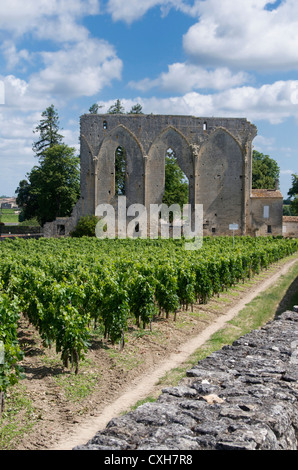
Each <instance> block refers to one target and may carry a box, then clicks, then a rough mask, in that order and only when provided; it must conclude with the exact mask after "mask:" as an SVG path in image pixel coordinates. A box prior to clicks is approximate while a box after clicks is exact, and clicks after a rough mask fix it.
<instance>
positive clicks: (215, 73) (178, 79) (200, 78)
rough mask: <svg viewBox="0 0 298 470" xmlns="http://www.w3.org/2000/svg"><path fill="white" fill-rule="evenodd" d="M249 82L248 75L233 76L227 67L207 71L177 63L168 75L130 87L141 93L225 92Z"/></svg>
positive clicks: (132, 84) (172, 66) (169, 70)
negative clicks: (207, 90)
mask: <svg viewBox="0 0 298 470" xmlns="http://www.w3.org/2000/svg"><path fill="white" fill-rule="evenodd" d="M249 80H250V77H249V75H248V74H246V73H244V72H238V73H235V74H233V73H232V72H231V71H230V70H229V69H228V68H226V67H222V68H218V69H215V70H207V69H204V68H203V67H200V66H197V65H194V64H186V63H175V64H172V65H169V67H168V72H167V73H162V74H161V75H160V76H159V77H158V78H157V79H155V80H150V79H148V78H145V79H144V80H141V81H139V82H130V83H129V85H130V86H131V87H132V88H135V89H137V90H139V91H147V90H149V89H151V88H154V87H159V88H160V89H161V90H165V91H172V92H176V93H187V92H189V91H192V90H200V89H204V88H205V89H215V90H223V89H226V88H229V87H234V86H239V85H242V84H243V83H245V82H248V81H249Z"/></svg>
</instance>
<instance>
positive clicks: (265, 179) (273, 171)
mask: <svg viewBox="0 0 298 470" xmlns="http://www.w3.org/2000/svg"><path fill="white" fill-rule="evenodd" d="M279 172H280V169H279V166H278V164H277V162H276V161H275V160H274V159H273V158H270V157H269V155H264V154H263V153H260V152H257V151H256V150H254V151H253V162H252V187H253V189H274V188H275V182H276V180H278V179H279Z"/></svg>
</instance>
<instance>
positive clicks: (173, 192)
mask: <svg viewBox="0 0 298 470" xmlns="http://www.w3.org/2000/svg"><path fill="white" fill-rule="evenodd" d="M162 202H163V204H166V205H167V206H168V207H170V206H171V205H172V204H177V205H179V206H180V210H181V214H182V211H183V205H184V204H188V203H189V181H188V178H187V177H186V175H185V174H184V172H183V171H182V170H181V168H180V166H179V164H178V161H177V158H176V155H175V152H174V151H173V150H172V149H171V148H169V149H168V150H167V153H166V159H165V191H164V195H163V200H162ZM172 221H173V214H170V222H172Z"/></svg>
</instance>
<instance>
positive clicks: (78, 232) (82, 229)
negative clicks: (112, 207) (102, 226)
mask: <svg viewBox="0 0 298 470" xmlns="http://www.w3.org/2000/svg"><path fill="white" fill-rule="evenodd" d="M98 221H99V218H98V217H96V216H95V215H86V216H84V217H81V218H80V220H79V221H78V224H77V226H76V228H75V229H74V230H73V231H72V232H71V233H70V236H71V237H95V228H96V225H97V224H98Z"/></svg>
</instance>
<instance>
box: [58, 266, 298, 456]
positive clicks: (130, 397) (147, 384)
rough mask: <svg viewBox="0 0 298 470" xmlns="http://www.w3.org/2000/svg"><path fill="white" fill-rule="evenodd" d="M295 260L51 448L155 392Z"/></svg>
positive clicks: (82, 437) (84, 435)
mask: <svg viewBox="0 0 298 470" xmlns="http://www.w3.org/2000/svg"><path fill="white" fill-rule="evenodd" d="M296 262H297V259H294V260H291V261H290V262H287V263H286V264H284V265H282V266H281V267H280V268H279V269H277V270H276V271H275V272H274V273H273V274H272V275H270V276H269V277H266V278H265V279H264V280H263V281H261V282H260V283H258V284H257V285H255V286H254V287H253V288H252V289H250V290H249V291H248V292H245V294H244V296H243V297H242V298H241V299H240V300H238V301H236V302H235V303H234V305H233V306H232V307H231V308H227V310H226V311H225V312H222V311H221V314H220V315H219V316H218V317H217V318H216V319H215V320H214V321H213V322H212V323H211V324H209V325H208V326H206V327H205V328H203V329H202V331H201V332H200V333H199V334H198V335H196V336H195V337H193V338H192V339H190V340H189V341H187V342H184V344H180V346H179V350H178V351H176V352H175V353H172V354H171V355H170V356H169V357H167V358H166V359H164V360H160V361H159V364H157V365H156V366H155V367H154V368H152V369H151V370H150V371H149V372H148V371H147V372H146V373H145V374H143V375H139V376H137V377H136V378H135V379H133V380H132V381H131V382H130V383H129V386H127V387H126V389H125V390H124V391H123V393H122V394H121V395H120V396H118V398H117V399H115V400H114V401H113V402H112V403H110V404H108V405H107V406H105V407H104V408H103V409H102V411H101V412H100V414H99V415H98V416H96V417H90V416H89V417H88V419H87V420H86V421H83V422H80V423H79V424H78V425H74V426H73V427H72V429H71V431H69V430H68V431H67V434H66V435H61V436H60V438H59V443H58V444H57V443H56V444H55V445H54V446H52V447H51V450H70V449H72V448H73V447H75V446H76V445H79V444H84V443H86V442H87V441H88V440H89V439H91V438H92V437H93V436H94V435H95V434H96V432H97V431H99V430H102V429H103V428H104V427H105V426H106V424H107V423H108V422H109V421H110V420H111V419H112V418H114V417H116V416H118V415H120V414H121V413H122V412H124V411H126V410H128V409H129V408H130V407H131V406H133V405H135V403H136V402H137V401H138V400H141V399H144V398H146V397H148V396H150V395H152V394H153V393H154V392H156V390H157V389H158V386H157V385H156V383H157V381H158V380H159V379H160V378H161V377H162V376H164V374H165V373H166V372H168V371H170V370H171V369H173V368H175V367H177V366H179V365H180V364H182V363H183V362H184V361H185V360H186V359H187V358H188V357H189V356H190V355H191V354H192V353H194V352H195V351H196V349H198V348H199V347H200V346H202V345H203V344H204V343H205V342H206V341H207V340H208V339H209V338H210V336H211V335H212V334H213V333H215V332H216V331H218V330H219V329H221V328H222V327H223V326H224V325H225V323H226V322H228V321H230V320H231V319H232V318H233V317H235V316H236V315H237V314H238V313H239V312H240V311H241V310H242V309H243V308H244V307H245V305H246V304H248V303H249V302H250V301H251V300H253V299H254V298H255V297H256V296H257V295H258V294H259V293H261V292H263V291H265V290H266V289H267V288H269V287H270V286H272V285H273V284H274V283H275V282H277V280H278V279H279V278H280V276H281V275H283V274H286V273H287V271H288V270H289V269H290V268H291V267H292V266H293V265H294V264H295V263H296Z"/></svg>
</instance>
